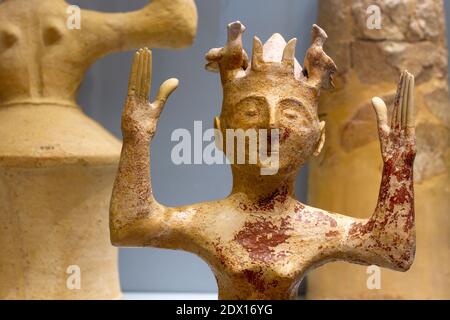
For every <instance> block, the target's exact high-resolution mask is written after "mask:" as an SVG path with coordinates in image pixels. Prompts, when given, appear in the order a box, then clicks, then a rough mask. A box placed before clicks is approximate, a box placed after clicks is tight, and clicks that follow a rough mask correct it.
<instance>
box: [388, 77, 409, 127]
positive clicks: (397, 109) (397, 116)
mask: <svg viewBox="0 0 450 320" xmlns="http://www.w3.org/2000/svg"><path fill="white" fill-rule="evenodd" d="M405 83H406V74H405V72H402V75H401V76H400V82H399V84H398V86H397V94H396V98H395V102H394V110H393V111H392V117H391V129H398V128H400V124H401V115H402V105H403V100H404V98H405Z"/></svg>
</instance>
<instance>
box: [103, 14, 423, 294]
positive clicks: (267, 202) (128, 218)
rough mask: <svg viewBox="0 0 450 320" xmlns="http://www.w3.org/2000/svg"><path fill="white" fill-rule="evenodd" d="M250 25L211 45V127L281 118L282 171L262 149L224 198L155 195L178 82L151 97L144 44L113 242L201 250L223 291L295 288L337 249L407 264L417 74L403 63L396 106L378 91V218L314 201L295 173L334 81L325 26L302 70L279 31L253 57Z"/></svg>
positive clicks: (237, 167) (357, 258) (128, 120)
mask: <svg viewBox="0 0 450 320" xmlns="http://www.w3.org/2000/svg"><path fill="white" fill-rule="evenodd" d="M244 29H245V27H244V26H243V25H242V24H241V23H240V22H235V23H232V24H230V25H229V26H228V42H227V44H226V45H225V47H223V48H218V49H212V50H211V51H210V52H209V53H208V54H207V55H206V58H207V60H208V64H207V68H208V69H209V70H212V71H219V72H220V75H221V80H222V85H223V95H224V98H223V106H222V113H221V115H220V117H219V118H216V120H215V126H216V129H217V132H218V133H222V136H223V137H225V136H226V134H225V131H226V130H227V129H244V130H247V129H252V128H256V129H258V130H262V129H267V130H269V129H278V130H279V146H278V148H277V147H276V146H274V145H271V144H270V143H268V144H269V146H270V150H269V153H279V163H278V168H277V171H276V173H275V174H267V175H262V174H261V168H263V167H264V166H265V165H266V164H265V162H263V161H260V160H258V161H257V163H256V164H248V163H244V164H237V163H236V164H232V173H233V188H232V192H231V194H230V195H229V196H228V197H227V198H225V199H223V200H220V201H212V202H207V203H199V204H194V205H188V206H184V207H177V208H168V207H165V206H163V205H161V204H159V203H158V202H157V201H156V200H155V199H154V197H153V194H152V186H151V181H150V162H149V151H150V149H149V144H150V142H151V139H152V137H153V135H154V133H155V130H156V125H157V121H158V118H159V115H160V113H161V111H162V108H163V106H164V104H165V102H166V100H167V98H168V96H169V95H170V94H171V92H172V91H173V90H175V88H176V87H177V85H178V81H177V80H175V79H170V80H167V81H166V82H164V83H163V84H162V86H161V87H160V90H159V93H158V95H157V97H156V99H155V101H154V102H152V103H150V102H148V94H149V86H150V78H151V53H150V51H149V50H147V49H141V50H140V51H139V52H137V53H136V55H135V58H134V62H133V67H132V71H131V77H130V84H129V91H128V99H127V101H126V103H125V109H124V112H123V117H122V132H123V147H122V155H121V160H120V165H119V171H118V174H117V178H116V181H115V185H114V189H113V195H112V200H111V207H110V230H111V240H112V243H113V244H114V245H116V246H125V247H126V246H130V247H132V246H133V247H136V246H137V247H139V246H142V247H146V246H151V247H159V248H169V249H180V250H186V251H189V252H191V253H194V254H197V255H198V256H200V257H201V258H202V259H203V260H205V261H206V262H207V263H208V264H209V266H210V267H211V268H212V270H213V272H214V274H215V276H216V279H217V284H218V288H219V298H220V299H289V298H295V297H296V294H297V288H298V285H299V284H300V282H301V280H302V279H303V277H304V276H305V275H306V274H307V273H308V271H310V270H312V269H314V268H316V267H318V266H320V265H323V264H325V263H327V262H330V261H336V260H344V261H348V262H353V263H359V264H364V265H370V264H376V265H379V266H383V267H387V268H391V269H394V270H399V271H406V270H408V269H409V267H410V266H411V264H412V262H413V259H414V252H415V231H414V230H415V227H414V193H413V177H412V168H413V161H414V156H415V149H414V144H415V142H414V97H413V93H414V78H413V76H412V75H411V74H409V73H408V72H406V71H405V72H403V74H402V76H401V79H400V83H399V86H398V92H397V97H396V99H395V103H394V107H393V111H392V112H391V113H390V116H389V117H388V112H387V108H386V105H385V104H384V102H383V101H382V100H381V99H380V98H373V100H372V104H373V107H374V109H375V111H376V114H377V118H378V131H379V136H380V142H381V154H382V157H383V161H384V169H383V174H382V182H381V187H380V193H379V199H378V205H377V206H376V208H375V210H374V213H373V215H372V217H371V218H370V219H355V218H352V217H348V216H344V215H340V214H336V213H331V212H327V211H325V210H321V209H317V208H312V207H309V206H307V205H305V204H302V203H300V202H299V201H298V200H297V199H295V196H294V182H295V177H296V175H297V172H298V170H299V169H300V167H301V166H302V165H303V164H305V162H306V161H307V160H308V159H309V158H310V157H311V156H312V155H313V154H316V155H317V154H319V152H320V150H321V148H322V145H323V143H324V139H325V135H324V126H325V123H324V122H320V121H319V118H318V114H317V104H318V96H319V93H320V91H321V90H322V89H328V88H331V87H332V86H333V82H332V75H333V73H334V72H335V71H336V66H335V64H334V62H333V60H332V59H331V58H330V57H329V56H327V55H326V54H325V52H324V51H323V48H322V46H323V44H324V42H325V40H326V38H327V35H326V33H325V32H324V31H323V30H322V29H321V28H319V27H318V26H316V25H314V26H313V28H312V45H311V47H310V48H309V50H308V51H307V53H306V57H305V61H304V66H303V69H302V67H301V66H300V65H299V63H298V62H297V61H296V59H295V44H296V39H292V40H291V41H289V42H288V43H287V44H286V42H285V41H284V39H283V37H282V36H281V35H279V34H274V35H273V36H272V37H271V38H270V39H269V40H268V41H267V42H266V43H265V44H264V45H263V44H262V43H261V41H260V40H259V39H258V38H257V37H255V38H254V42H253V53H252V59H251V61H248V58H247V55H246V54H245V52H244V50H243V47H242V33H243V31H244ZM388 118H389V119H388ZM225 142H227V141H225ZM225 145H226V146H227V147H225V149H227V148H228V147H229V146H234V143H232V144H231V143H225ZM219 146H220V144H219ZM247 147H248V146H247V145H245V148H247ZM224 151H225V152H226V153H227V154H228V150H224Z"/></svg>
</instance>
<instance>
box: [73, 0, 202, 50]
mask: <svg viewBox="0 0 450 320" xmlns="http://www.w3.org/2000/svg"><path fill="white" fill-rule="evenodd" d="M80 31H81V32H80V33H79V34H78V36H79V37H80V38H81V39H80V40H82V41H81V43H82V44H83V45H84V46H85V51H87V55H89V56H93V57H98V56H103V55H105V54H107V53H109V52H112V51H123V50H130V49H134V48H139V47H143V46H148V47H153V48H183V47H187V46H188V45H190V44H191V43H192V41H193V40H194V37H195V34H196V31H197V9H196V6H195V2H194V0H152V1H151V2H149V3H148V4H147V5H146V6H145V7H144V8H142V9H140V10H136V11H132V12H126V13H106V12H98V11H91V10H82V11H81V30H80Z"/></svg>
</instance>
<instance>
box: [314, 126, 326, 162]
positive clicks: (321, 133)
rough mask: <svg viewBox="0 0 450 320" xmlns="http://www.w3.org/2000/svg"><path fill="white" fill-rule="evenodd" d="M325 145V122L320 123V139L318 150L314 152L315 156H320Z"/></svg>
mask: <svg viewBox="0 0 450 320" xmlns="http://www.w3.org/2000/svg"><path fill="white" fill-rule="evenodd" d="M324 144H325V121H320V138H319V141H318V142H317V146H316V150H315V151H314V156H316V157H317V156H318V155H319V154H320V152H321V151H322V148H323V145H324Z"/></svg>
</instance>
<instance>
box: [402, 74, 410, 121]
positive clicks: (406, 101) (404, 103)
mask: <svg viewBox="0 0 450 320" xmlns="http://www.w3.org/2000/svg"><path fill="white" fill-rule="evenodd" d="M405 73H406V76H405V78H406V80H405V88H404V93H403V100H402V105H401V121H400V128H401V130H404V129H405V127H406V111H407V110H408V104H409V94H408V92H409V84H410V82H411V74H410V73H409V72H405Z"/></svg>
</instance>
